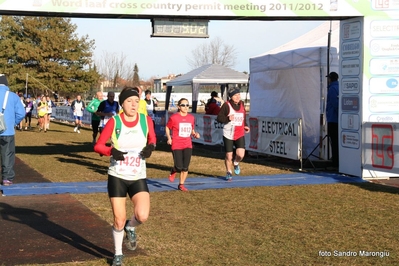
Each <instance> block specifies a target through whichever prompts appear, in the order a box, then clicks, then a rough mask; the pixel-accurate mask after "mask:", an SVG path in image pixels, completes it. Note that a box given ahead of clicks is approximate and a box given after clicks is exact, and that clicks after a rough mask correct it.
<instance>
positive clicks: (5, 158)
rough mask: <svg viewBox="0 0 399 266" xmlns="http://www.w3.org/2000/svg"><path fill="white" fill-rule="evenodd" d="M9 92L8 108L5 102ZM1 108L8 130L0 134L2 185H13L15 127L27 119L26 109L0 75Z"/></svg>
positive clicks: (4, 77)
mask: <svg viewBox="0 0 399 266" xmlns="http://www.w3.org/2000/svg"><path fill="white" fill-rule="evenodd" d="M7 92H8V96H7V103H6V108H5V109H4V110H3V102H4V99H5V96H6V94H7ZM0 106H1V109H2V111H3V114H4V121H5V125H6V130H5V131H4V132H2V133H1V134H0V154H1V169H2V171H1V174H2V176H1V177H2V185H3V186H9V185H12V183H13V181H14V178H15V172H14V164H15V137H14V136H15V126H16V125H18V124H19V123H20V122H21V121H22V119H24V118H25V108H24V106H23V104H22V102H21V100H20V99H19V96H18V95H17V94H16V93H14V92H11V91H10V89H9V88H8V82H7V78H6V76H4V75H0Z"/></svg>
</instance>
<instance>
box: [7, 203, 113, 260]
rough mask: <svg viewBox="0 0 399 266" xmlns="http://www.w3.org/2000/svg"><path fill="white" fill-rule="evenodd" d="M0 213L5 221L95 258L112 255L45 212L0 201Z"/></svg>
mask: <svg viewBox="0 0 399 266" xmlns="http://www.w3.org/2000/svg"><path fill="white" fill-rule="evenodd" d="M0 214H1V218H2V219H3V220H5V221H9V222H13V223H18V224H19V225H20V226H22V225H25V226H28V227H30V228H32V229H34V230H36V231H38V232H40V233H42V234H44V235H48V236H49V237H52V238H54V239H56V240H58V241H60V242H63V243H65V244H68V245H71V246H72V247H74V248H76V249H77V250H81V251H83V252H85V253H88V254H91V255H93V256H95V257H97V258H109V257H112V255H113V254H112V253H111V252H110V251H108V250H106V249H104V248H101V247H99V246H97V245H95V244H93V243H92V242H90V241H88V240H86V239H85V238H83V237H82V236H80V235H79V234H77V233H75V232H73V231H71V230H69V229H67V228H65V227H63V226H61V225H59V224H56V223H54V222H52V221H51V220H49V217H48V215H47V213H46V212H42V211H38V210H33V209H30V208H18V207H13V206H12V205H9V204H7V203H3V202H0ZM27 217H29V219H27ZM48 256H50V257H51V256H52V254H48Z"/></svg>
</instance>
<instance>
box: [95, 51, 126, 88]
mask: <svg viewBox="0 0 399 266" xmlns="http://www.w3.org/2000/svg"><path fill="white" fill-rule="evenodd" d="M126 61H127V59H126V55H124V54H123V53H121V54H120V55H119V57H118V56H117V55H116V54H115V53H109V52H106V51H104V52H103V56H102V57H101V60H100V61H99V62H97V64H96V65H97V71H98V72H99V73H100V74H101V75H102V77H103V79H104V81H105V82H106V83H107V86H106V87H112V88H117V87H118V85H120V84H119V81H120V80H121V79H124V80H128V79H129V77H130V76H131V73H132V69H133V67H132V66H131V65H130V64H127V63H126Z"/></svg>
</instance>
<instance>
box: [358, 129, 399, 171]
mask: <svg viewBox="0 0 399 266" xmlns="http://www.w3.org/2000/svg"><path fill="white" fill-rule="evenodd" d="M362 158H363V169H366V170H372V171H383V172H389V173H395V174H397V173H398V172H399V124H398V123H372V122H367V123H364V124H363V156H362Z"/></svg>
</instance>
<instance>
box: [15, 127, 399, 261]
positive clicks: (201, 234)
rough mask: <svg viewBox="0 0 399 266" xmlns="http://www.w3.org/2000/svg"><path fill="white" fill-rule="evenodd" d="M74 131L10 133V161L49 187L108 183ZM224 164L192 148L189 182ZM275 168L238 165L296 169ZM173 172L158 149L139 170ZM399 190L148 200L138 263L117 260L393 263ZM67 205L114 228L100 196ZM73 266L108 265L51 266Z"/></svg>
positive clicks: (262, 190)
mask: <svg viewBox="0 0 399 266" xmlns="http://www.w3.org/2000/svg"><path fill="white" fill-rule="evenodd" d="M32 124H35V123H32ZM81 132H82V133H81V134H77V133H74V132H73V127H72V125H64V124H57V123H52V124H51V126H50V131H49V132H48V133H46V134H45V133H38V132H37V131H32V132H17V135H16V143H17V156H18V157H19V158H20V159H21V160H23V161H24V162H25V163H27V164H28V165H30V166H31V167H32V168H34V169H36V170H37V171H38V172H40V173H42V174H43V176H44V177H45V178H47V179H49V180H51V181H53V182H72V181H99V180H106V178H107V175H106V171H107V166H108V160H109V158H106V157H100V156H99V155H98V154H96V153H94V152H93V151H92V146H91V131H90V130H89V129H87V130H81ZM223 157H224V154H223V153H222V152H221V150H218V149H212V150H209V149H207V147H196V148H195V149H194V156H193V158H192V161H191V165H190V169H189V178H190V176H191V177H193V176H204V177H213V176H224V174H225V170H224V163H223ZM280 161H284V160H279V159H269V158H250V157H247V158H245V159H244V162H243V163H242V164H241V169H242V175H244V176H247V175H259V174H265V175H274V174H280V173H289V172H291V171H295V170H296V169H297V164H296V163H292V165H290V164H289V163H287V161H286V160H285V161H284V163H283V164H282V163H280ZM171 166H172V155H171V153H170V151H169V147H167V145H165V144H164V143H160V144H158V146H157V150H156V151H155V152H154V153H153V155H152V156H151V158H150V159H149V160H148V162H147V167H148V174H147V175H148V177H150V178H167V176H168V174H169V170H170V168H171ZM233 182H234V181H233ZM398 192H399V190H398V189H397V188H392V187H386V186H382V185H377V184H372V183H357V184H333V185H302V186H279V187H253V188H234V189H218V190H206V191H190V192H188V193H183V192H180V191H168V192H152V193H151V213H150V218H149V220H148V222H147V223H145V224H144V225H142V226H140V227H139V228H138V241H139V246H140V248H142V249H144V255H143V254H142V253H141V254H140V255H133V256H130V257H126V258H125V260H124V262H125V265H151V266H152V265H160V266H161V265H399V254H398V250H399V233H398V230H397V221H398V220H397V213H398V211H399V194H398ZM73 197H75V198H76V199H78V200H79V201H80V202H82V203H83V204H84V205H86V206H87V207H88V208H90V210H91V211H93V212H94V213H96V214H97V215H98V216H99V217H100V218H101V219H103V220H105V221H107V222H108V223H109V224H111V223H112V213H111V208H110V204H109V200H108V197H107V194H106V193H97V194H81V195H73ZM130 207H131V205H130V204H129V208H130ZM109 241H112V236H111V233H110V236H109ZM129 254H131V253H129ZM72 259H73V258H71V261H72ZM80 264H82V265H107V262H106V260H105V259H102V260H97V261H85V262H70V263H63V264H57V265H80ZM31 265H35V264H31Z"/></svg>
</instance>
